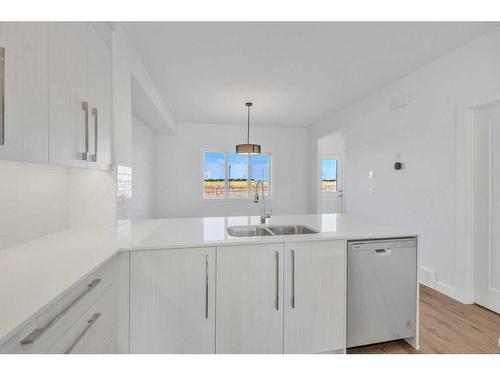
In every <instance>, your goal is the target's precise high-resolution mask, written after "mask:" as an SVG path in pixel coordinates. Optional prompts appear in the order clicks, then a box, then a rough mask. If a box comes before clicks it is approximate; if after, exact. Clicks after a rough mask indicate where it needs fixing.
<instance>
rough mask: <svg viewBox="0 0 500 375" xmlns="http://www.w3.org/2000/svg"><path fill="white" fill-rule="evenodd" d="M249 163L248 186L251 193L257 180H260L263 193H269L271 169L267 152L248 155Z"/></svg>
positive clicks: (253, 192)
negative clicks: (249, 178) (249, 175)
mask: <svg viewBox="0 0 500 375" xmlns="http://www.w3.org/2000/svg"><path fill="white" fill-rule="evenodd" d="M250 158H251V160H250V165H251V181H250V187H251V192H252V194H255V187H256V185H257V181H259V180H261V181H262V182H263V185H264V194H265V195H266V196H268V195H269V171H270V170H271V168H270V165H269V154H260V155H252V156H250ZM260 189H261V187H260V186H259V193H261V190H260Z"/></svg>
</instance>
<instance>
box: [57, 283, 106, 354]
mask: <svg viewBox="0 0 500 375" xmlns="http://www.w3.org/2000/svg"><path fill="white" fill-rule="evenodd" d="M114 293H115V289H114V288H113V287H110V288H108V289H107V290H106V292H104V294H103V295H102V296H101V297H100V298H99V300H98V301H97V302H96V303H95V304H94V305H93V306H92V307H91V308H90V309H89V310H87V311H86V312H85V313H84V314H83V315H82V316H81V317H80V319H78V321H77V322H76V323H75V324H74V325H73V326H72V327H71V328H70V329H69V330H68V331H67V332H66V333H65V334H64V336H63V337H62V338H61V339H60V340H59V341H58V342H57V343H56V344H55V345H54V346H53V347H52V348H51V349H50V350H49V353H54V354H103V353H105V352H106V350H107V349H108V347H109V345H111V343H112V341H113V332H114V330H113V324H114V321H113V319H114V311H113V310H114V304H115V303H116V298H115V295H114Z"/></svg>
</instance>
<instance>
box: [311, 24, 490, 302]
mask: <svg viewBox="0 0 500 375" xmlns="http://www.w3.org/2000/svg"><path fill="white" fill-rule="evenodd" d="M499 45H500V29H495V30H493V31H492V32H490V33H488V34H485V35H484V36H482V37H480V38H478V39H476V40H474V41H472V42H470V43H468V44H466V45H464V46H462V47H461V48H458V49H456V50H454V51H452V52H451V53H449V54H447V55H445V56H443V57H442V58H440V59H438V60H436V61H434V62H433V63H431V64H429V65H427V66H424V67H423V68H421V69H419V70H417V71H415V72H414V73H412V74H410V75H408V76H406V77H404V78H402V79H400V80H398V81H395V82H394V83H392V84H391V85H389V86H387V87H384V88H382V89H381V90H379V91H377V92H374V93H372V94H371V95H369V96H368V97H366V98H364V99H362V100H360V101H358V102H356V103H354V104H352V105H350V106H349V107H347V108H345V109H344V110H342V111H340V112H338V113H337V114H335V115H334V116H332V117H329V118H327V119H325V120H323V121H321V122H319V123H317V124H316V125H315V126H314V127H313V128H312V129H311V134H310V136H311V140H310V146H311V150H310V155H311V156H312V158H314V157H315V155H317V149H316V148H317V139H318V137H321V136H323V135H325V134H328V133H330V132H332V131H335V130H337V129H341V128H345V129H346V163H345V165H346V167H345V174H346V178H345V201H346V202H345V203H346V211H347V212H348V213H353V214H360V215H365V216H368V217H373V218H376V219H379V220H382V221H387V222H395V223H398V224H400V225H404V226H408V227H410V228H413V230H414V231H415V232H417V233H419V234H420V237H419V249H420V253H419V256H420V264H421V269H420V271H421V273H420V277H421V279H422V280H424V281H426V282H427V283H430V284H431V286H434V287H435V288H437V289H438V290H441V291H442V292H445V293H447V294H449V295H451V296H453V297H457V298H459V299H465V298H464V290H463V289H462V287H461V285H464V284H466V283H465V282H464V280H463V279H464V277H465V276H464V274H463V272H457V263H458V262H459V260H458V257H459V256H460V253H459V251H458V248H459V247H460V246H462V244H461V243H460V241H457V236H459V235H460V233H459V232H460V230H457V228H456V225H455V223H456V219H457V218H456V212H457V201H456V197H457V195H456V189H457V184H456V176H457V170H458V171H460V168H461V166H460V165H457V163H456V152H457V146H456V137H457V132H456V125H457V121H456V116H457V110H456V109H457V107H460V106H463V105H472V104H481V102H482V101H484V98H495V97H496V98H497V99H500V48H498V46H499ZM407 94H409V95H410V97H411V102H410V104H409V105H408V106H405V107H402V108H400V109H396V110H393V109H391V108H390V104H391V102H393V101H394V100H395V99H397V98H400V97H401V96H404V95H407ZM398 152H401V156H402V161H403V162H404V163H405V165H406V166H405V168H404V169H403V170H402V171H399V172H398V171H395V170H394V169H393V168H392V165H393V161H394V159H395V155H396V153H398ZM313 163H315V161H313ZM370 169H373V170H374V178H373V179H372V180H370V179H369V178H368V171H369V170H370ZM316 173H317V172H316V169H315V168H313V167H311V176H312V177H311V178H316V176H315V174H316ZM370 187H373V188H374V195H373V196H370V195H369V194H368V189H369V188H370ZM316 199H317V197H316V191H312V192H311V196H310V207H311V209H314V208H315V205H316ZM432 272H435V273H436V279H435V280H433V279H432V277H431V276H432Z"/></svg>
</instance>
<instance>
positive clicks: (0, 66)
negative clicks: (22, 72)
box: [0, 47, 5, 146]
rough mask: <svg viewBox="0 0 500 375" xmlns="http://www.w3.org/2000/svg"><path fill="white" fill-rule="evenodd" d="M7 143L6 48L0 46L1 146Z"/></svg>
mask: <svg viewBox="0 0 500 375" xmlns="http://www.w3.org/2000/svg"><path fill="white" fill-rule="evenodd" d="M3 145H5V48H4V47H0V146H3Z"/></svg>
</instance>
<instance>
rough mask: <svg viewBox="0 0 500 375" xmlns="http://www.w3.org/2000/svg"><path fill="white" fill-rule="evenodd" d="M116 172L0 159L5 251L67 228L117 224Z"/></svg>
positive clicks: (0, 235)
mask: <svg viewBox="0 0 500 375" xmlns="http://www.w3.org/2000/svg"><path fill="white" fill-rule="evenodd" d="M115 196H116V185H115V180H114V177H113V176H112V174H111V173H107V172H103V171H97V170H87V169H80V168H69V167H60V166H53V165H45V164H31V163H25V162H16V161H5V160H1V161H0V249H2V248H5V247H8V246H12V245H15V244H17V243H21V242H24V241H28V240H31V239H34V238H36V237H40V236H43V235H46V234H49V233H52V232H56V231H60V230H64V229H68V228H87V227H104V226H106V227H113V226H114V225H115V211H116V209H115Z"/></svg>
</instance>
